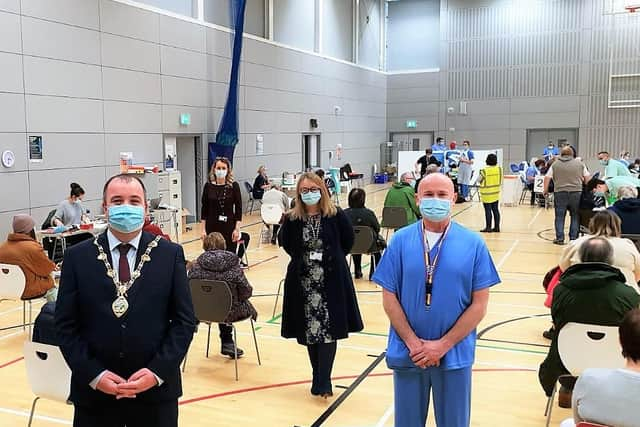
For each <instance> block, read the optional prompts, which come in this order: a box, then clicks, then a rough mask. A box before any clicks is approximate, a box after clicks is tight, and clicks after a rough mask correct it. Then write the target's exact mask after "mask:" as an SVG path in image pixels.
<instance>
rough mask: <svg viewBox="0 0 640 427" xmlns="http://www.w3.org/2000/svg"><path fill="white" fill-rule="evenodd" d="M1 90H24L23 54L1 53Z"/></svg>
mask: <svg viewBox="0 0 640 427" xmlns="http://www.w3.org/2000/svg"><path fill="white" fill-rule="evenodd" d="M0 70H2V78H1V79H0V92H17V93H19V92H22V91H23V90H24V85H23V82H22V56H21V55H16V54H13V53H0Z"/></svg>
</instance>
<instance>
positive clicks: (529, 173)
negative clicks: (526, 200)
mask: <svg viewBox="0 0 640 427" xmlns="http://www.w3.org/2000/svg"><path fill="white" fill-rule="evenodd" d="M543 166H544V160H542V159H538V160H536V161H535V163H534V164H532V165H531V166H529V167H528V168H527V170H526V172H525V179H526V181H527V189H528V190H529V191H531V206H533V205H535V204H536V193H534V192H533V185H534V183H535V180H536V176H538V175H540V174H541V172H540V171H541V170H542V167H543Z"/></svg>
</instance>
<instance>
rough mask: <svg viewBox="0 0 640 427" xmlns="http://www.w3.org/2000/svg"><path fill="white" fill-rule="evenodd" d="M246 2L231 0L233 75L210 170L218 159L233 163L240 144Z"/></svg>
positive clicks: (212, 152) (213, 148) (230, 78)
mask: <svg viewBox="0 0 640 427" xmlns="http://www.w3.org/2000/svg"><path fill="white" fill-rule="evenodd" d="M246 4H247V3H246V0H229V10H230V11H231V19H230V20H229V21H230V22H231V27H232V29H233V31H234V33H233V44H232V52H233V54H232V56H231V75H230V76H229V92H228V93H227V102H226V103H225V106H224V112H223V113H222V120H221V121H220V127H219V128H218V132H217V133H216V141H215V143H213V142H210V143H209V169H211V165H212V164H213V161H214V160H215V158H216V157H226V158H228V159H229V160H230V161H231V162H232V163H233V152H234V151H235V148H236V145H237V144H238V137H239V132H238V80H239V78H240V56H241V54H242V32H243V31H244V11H245V6H246Z"/></svg>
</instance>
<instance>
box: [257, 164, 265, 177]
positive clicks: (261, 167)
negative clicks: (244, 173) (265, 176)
mask: <svg viewBox="0 0 640 427" xmlns="http://www.w3.org/2000/svg"><path fill="white" fill-rule="evenodd" d="M262 172H264V165H260V166H258V172H257V174H258V175H262Z"/></svg>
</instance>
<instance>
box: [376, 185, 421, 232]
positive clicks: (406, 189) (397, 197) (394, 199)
mask: <svg viewBox="0 0 640 427" xmlns="http://www.w3.org/2000/svg"><path fill="white" fill-rule="evenodd" d="M384 207H385V208H388V207H400V208H404V210H405V211H406V212H407V225H409V224H413V223H414V222H416V219H417V218H420V209H418V206H417V205H416V193H415V191H414V190H413V188H411V186H410V185H409V184H405V183H404V182H396V183H395V184H393V186H392V187H391V188H390V189H389V192H388V193H387V196H386V197H385V199H384ZM382 226H383V227H385V225H384V219H383V221H382Z"/></svg>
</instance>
